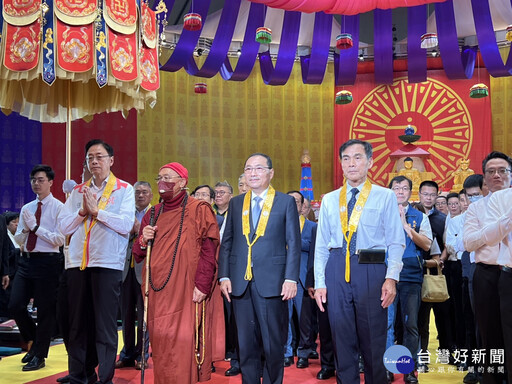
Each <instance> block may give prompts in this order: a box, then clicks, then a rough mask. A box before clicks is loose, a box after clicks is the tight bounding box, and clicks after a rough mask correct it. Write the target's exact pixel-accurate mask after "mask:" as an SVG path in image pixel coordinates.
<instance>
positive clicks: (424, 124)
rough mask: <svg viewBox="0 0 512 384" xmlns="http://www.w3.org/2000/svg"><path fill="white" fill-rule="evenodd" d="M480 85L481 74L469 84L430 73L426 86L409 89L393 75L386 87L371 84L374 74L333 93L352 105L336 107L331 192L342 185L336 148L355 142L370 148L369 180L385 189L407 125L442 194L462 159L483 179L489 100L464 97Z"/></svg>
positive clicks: (488, 135) (399, 75) (486, 77)
mask: <svg viewBox="0 0 512 384" xmlns="http://www.w3.org/2000/svg"><path fill="white" fill-rule="evenodd" d="M477 78H479V80H477ZM479 82H481V83H484V84H486V85H487V86H489V75H488V73H487V71H486V70H485V69H483V68H481V69H480V70H479V73H478V74H477V73H475V76H474V78H473V79H471V80H449V79H448V78H447V77H446V76H445V74H444V71H442V70H433V71H429V72H428V81H427V82H425V83H417V84H410V83H408V82H407V73H406V72H396V73H395V76H394V82H393V84H391V85H378V84H375V82H374V75H373V74H360V75H358V76H357V80H356V84H355V85H354V86H350V87H337V88H336V91H335V92H339V91H340V90H342V89H346V90H350V91H351V92H352V94H353V101H352V103H350V104H345V105H336V107H335V112H334V116H335V117H334V127H335V129H334V148H335V153H334V162H335V172H334V185H335V187H336V188H338V187H339V186H340V185H341V184H342V182H343V172H342V170H341V166H340V163H339V154H338V150H339V147H340V145H341V144H343V143H344V142H345V141H346V140H348V139H354V138H357V139H361V140H366V141H369V142H371V143H372V145H373V148H374V154H373V159H374V166H373V168H372V169H371V170H370V172H369V177H370V179H371V180H372V182H374V183H377V184H380V185H387V183H388V173H389V172H392V170H393V167H394V165H395V161H394V160H393V159H391V158H390V156H389V155H390V154H391V153H392V152H394V151H396V150H397V149H399V148H401V147H402V146H404V143H403V142H402V141H401V140H400V139H399V138H398V136H399V135H403V134H404V130H405V127H406V126H407V125H408V124H411V125H413V126H414V127H415V128H416V134H418V135H420V136H421V139H419V140H418V141H417V142H416V143H415V144H417V145H418V146H419V147H421V148H422V149H424V150H426V151H428V152H429V153H430V158H429V159H427V160H425V161H424V163H425V170H426V171H431V172H434V175H435V177H434V180H435V181H436V182H438V183H439V184H440V186H441V187H442V188H443V189H449V188H451V186H452V184H453V182H452V179H451V178H450V176H451V173H452V172H453V171H454V170H455V169H457V161H458V160H459V159H461V158H468V159H470V160H471V163H470V168H471V169H473V170H474V171H475V173H482V170H481V163H482V160H483V158H484V157H485V156H486V155H487V153H489V152H490V150H491V146H492V136H491V100H490V97H485V98H480V99H472V98H470V97H469V89H470V88H471V86H473V85H474V84H475V83H479ZM490 91H491V90H490Z"/></svg>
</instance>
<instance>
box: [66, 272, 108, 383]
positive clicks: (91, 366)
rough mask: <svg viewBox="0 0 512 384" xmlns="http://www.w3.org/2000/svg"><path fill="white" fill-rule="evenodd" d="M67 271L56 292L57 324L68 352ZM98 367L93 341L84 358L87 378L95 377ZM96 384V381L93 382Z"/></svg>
mask: <svg viewBox="0 0 512 384" xmlns="http://www.w3.org/2000/svg"><path fill="white" fill-rule="evenodd" d="M66 276H67V271H66V270H64V271H62V273H61V275H60V279H59V288H58V292H57V324H58V325H59V330H60V333H61V335H62V340H63V341H64V346H65V347H66V350H68V344H69V305H68V282H67V277H66ZM97 365H98V356H97V354H96V343H94V340H93V342H92V343H90V344H89V345H88V348H87V356H86V364H85V367H86V369H85V370H86V372H87V377H89V378H91V376H93V375H94V376H95V375H96V371H95V369H96V366H97ZM94 382H96V380H94Z"/></svg>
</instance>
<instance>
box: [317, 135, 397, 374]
mask: <svg viewBox="0 0 512 384" xmlns="http://www.w3.org/2000/svg"><path fill="white" fill-rule="evenodd" d="M372 154H373V149H372V146H371V144H370V143H368V142H365V141H361V140H349V141H347V142H346V143H344V144H343V145H342V146H341V147H340V151H339V156H340V162H341V167H342V168H343V173H344V176H345V178H346V180H347V182H346V184H345V185H344V186H343V187H342V188H341V189H337V190H335V191H332V192H330V193H328V194H326V195H325V196H324V198H323V200H322V205H321V207H320V216H319V220H318V230H317V239H316V248H315V253H316V255H315V289H316V290H315V298H316V302H317V305H318V307H319V308H320V310H321V311H323V310H324V307H323V304H324V303H326V302H328V305H329V322H330V324H331V330H332V333H333V341H334V349H335V362H336V375H337V381H338V383H339V382H343V384H359V383H360V379H359V368H358V355H359V352H361V354H362V356H363V359H364V364H365V367H364V376H365V383H366V384H382V383H385V382H386V369H385V368H384V363H383V360H382V358H383V355H384V352H385V350H386V326H387V309H386V308H387V307H388V306H389V305H390V304H391V303H392V302H393V300H394V299H395V295H396V283H397V281H398V277H399V275H400V271H401V269H402V254H403V251H404V248H405V241H404V240H405V239H404V232H403V226H402V222H401V221H400V214H399V211H398V204H397V199H396V196H395V194H394V193H393V192H392V191H391V190H389V189H387V188H383V187H379V186H376V185H372V184H371V183H370V181H369V180H368V179H367V176H368V171H369V169H370V168H371V167H372V165H373V159H372ZM347 248H348V251H347ZM361 250H364V251H365V252H361ZM384 253H387V255H388V265H387V267H386V264H384V258H383V257H382V256H383V254H384ZM372 254H373V255H374V256H377V257H375V258H372ZM376 254H377V255H376ZM368 262H370V263H368Z"/></svg>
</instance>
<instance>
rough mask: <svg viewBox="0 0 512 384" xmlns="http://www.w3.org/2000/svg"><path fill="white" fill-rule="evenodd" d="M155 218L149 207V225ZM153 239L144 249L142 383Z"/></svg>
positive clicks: (142, 379)
mask: <svg viewBox="0 0 512 384" xmlns="http://www.w3.org/2000/svg"><path fill="white" fill-rule="evenodd" d="M154 220H155V207H152V208H151V215H150V218H149V225H150V226H153V225H154ZM152 246H153V240H149V241H148V248H147V251H146V278H145V279H146V284H145V286H144V319H143V321H142V353H141V358H140V361H141V366H140V382H141V384H144V371H145V369H146V338H147V337H148V332H147V329H148V303H149V259H150V258H151V247H152Z"/></svg>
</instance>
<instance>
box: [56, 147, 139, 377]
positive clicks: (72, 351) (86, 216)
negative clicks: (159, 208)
mask: <svg viewBox="0 0 512 384" xmlns="http://www.w3.org/2000/svg"><path fill="white" fill-rule="evenodd" d="M85 152H86V161H87V166H88V168H89V171H90V172H91V174H92V178H91V179H90V180H88V181H86V182H85V183H82V184H79V185H77V186H76V187H75V188H74V189H73V191H72V192H71V195H70V196H69V198H68V200H67V201H66V204H65V205H64V208H63V209H62V211H61V214H60V215H59V228H60V230H61V231H62V233H63V234H65V235H72V236H71V241H70V244H69V252H68V255H67V256H66V264H65V267H66V279H67V286H68V305H69V325H70V329H69V343H68V355H69V356H68V366H69V375H70V379H71V380H70V382H71V383H84V382H86V380H87V373H86V368H87V367H86V355H87V350H90V349H91V348H93V347H92V345H94V344H96V350H97V354H98V362H99V368H98V381H99V382H100V383H112V377H113V376H114V365H115V361H116V355H117V311H118V308H119V297H120V292H121V280H122V273H123V268H124V263H125V257H126V248H127V246H128V239H129V236H130V231H131V230H132V227H133V222H134V220H135V197H134V193H133V187H132V186H131V185H130V184H128V183H126V182H125V181H122V180H120V179H118V178H116V177H115V176H114V174H113V173H112V172H111V171H110V167H111V166H112V165H113V164H114V150H113V149H112V147H111V146H110V145H108V144H107V143H105V142H103V141H102V140H97V139H95V140H91V141H89V142H88V143H87V144H86V146H85Z"/></svg>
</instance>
